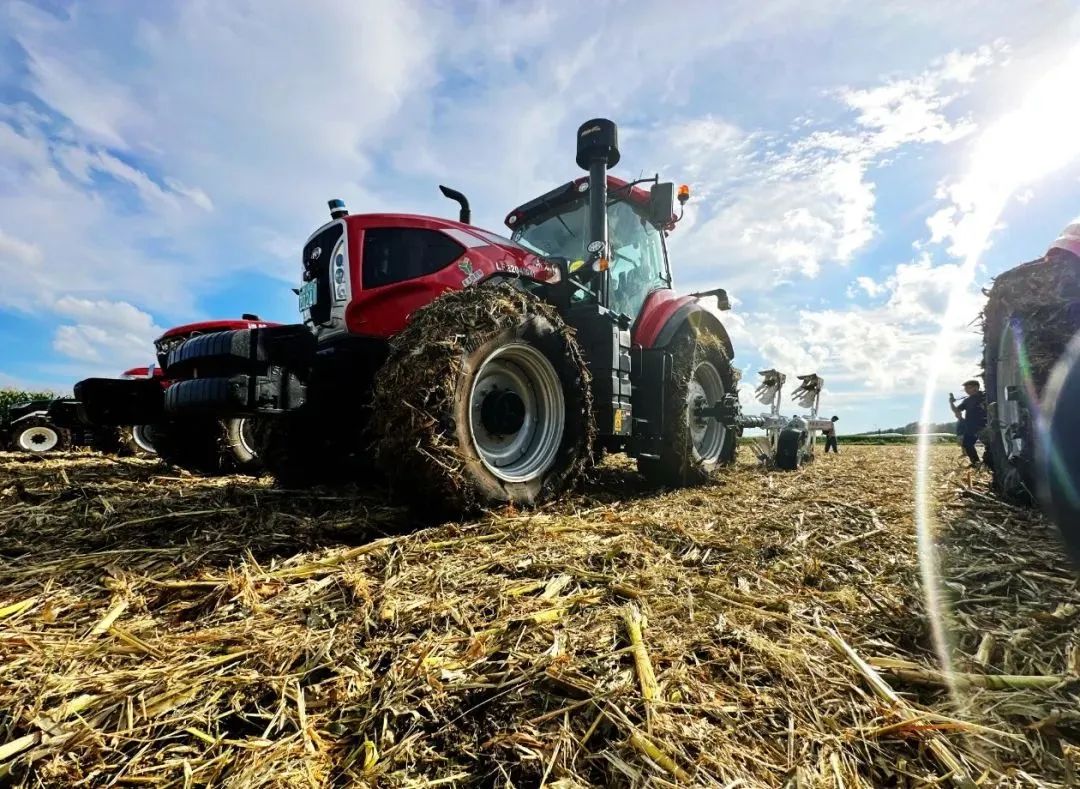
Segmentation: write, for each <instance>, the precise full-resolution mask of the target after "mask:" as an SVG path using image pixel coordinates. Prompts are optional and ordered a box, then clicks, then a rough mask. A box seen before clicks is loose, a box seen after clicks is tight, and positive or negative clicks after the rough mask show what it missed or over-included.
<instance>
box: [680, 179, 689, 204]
mask: <svg viewBox="0 0 1080 789" xmlns="http://www.w3.org/2000/svg"><path fill="white" fill-rule="evenodd" d="M689 199H690V187H689V186H688V185H687V184H683V185H682V186H680V187H679V202H680V203H685V202H686V201H687V200H689Z"/></svg>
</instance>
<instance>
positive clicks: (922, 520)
mask: <svg viewBox="0 0 1080 789" xmlns="http://www.w3.org/2000/svg"><path fill="white" fill-rule="evenodd" d="M1078 85H1080V45H1077V46H1074V47H1072V48H1071V49H1070V50H1068V51H1067V52H1066V53H1065V55H1064V57H1063V58H1062V60H1061V62H1060V63H1059V64H1058V65H1057V66H1055V67H1054V68H1052V69H1050V70H1048V71H1047V72H1045V73H1044V74H1043V75H1042V76H1041V77H1040V78H1039V79H1038V80H1036V81H1035V82H1034V83H1033V84H1032V86H1031V88H1030V90H1029V91H1028V93H1027V95H1026V96H1025V97H1024V99H1023V101H1022V102H1021V104H1020V106H1019V107H1018V108H1017V109H1016V110H1014V111H1012V112H1009V113H1007V114H1006V115H1004V116H1002V117H1000V118H999V119H998V120H997V121H995V122H994V123H993V124H991V125H990V126H989V127H987V128H986V130H985V131H983V132H982V133H981V134H980V136H979V137H978V139H977V140H976V143H975V146H974V149H973V153H972V159H971V162H970V166H969V168H968V171H967V173H966V175H965V176H964V178H963V179H962V180H961V181H960V182H959V183H958V184H956V185H955V186H954V187H953V189H951V190H950V193H951V195H952V196H953V199H954V201H955V202H956V203H957V205H958V206H959V208H960V209H961V210H962V212H963V215H962V217H961V219H960V221H959V222H958V225H957V232H956V234H955V238H956V239H957V243H958V246H959V247H960V248H962V250H963V262H962V264H961V265H960V266H959V267H958V269H957V271H956V273H955V275H954V279H953V281H952V282H951V283H950V284H951V288H950V297H949V302H948V306H947V307H946V309H945V314H944V316H942V320H941V326H942V330H941V335H940V337H939V340H938V342H937V344H936V345H935V348H934V354H933V356H932V357H931V359H930V368H929V370H928V371H927V377H926V389H925V392H924V397H923V405H922V410H921V413H920V422H921V423H922V424H924V425H928V424H930V423H931V420H932V416H933V412H934V404H935V402H936V399H937V389H938V381H939V374H940V371H941V370H942V369H944V368H945V366H946V363H947V361H948V359H949V358H950V356H951V354H952V351H953V348H954V347H955V344H956V339H957V331H956V330H955V329H954V328H952V327H954V326H956V325H957V322H958V320H959V321H960V322H961V323H962V322H963V320H964V319H965V318H967V317H969V316H963V315H960V314H959V311H960V310H961V309H963V307H962V305H961V300H960V299H957V298H956V294H957V293H960V292H963V291H964V290H966V288H967V286H968V284H969V283H970V282H971V281H972V279H973V277H974V272H975V266H976V264H977V263H978V260H979V257H980V255H981V254H982V252H983V250H984V249H985V248H986V245H987V242H988V241H989V239H990V236H991V234H992V232H993V230H994V228H995V226H996V224H997V222H998V220H999V218H1000V217H1001V214H1002V211H1003V210H1004V208H1005V205H1006V203H1007V201H1008V200H1009V198H1010V197H1011V195H1012V194H1013V193H1014V192H1015V191H1016V190H1017V189H1018V188H1020V187H1021V186H1024V185H1026V184H1029V183H1032V182H1034V181H1036V180H1038V179H1039V178H1042V177H1043V176H1045V175H1047V174H1049V173H1050V172H1052V171H1053V170H1054V169H1056V168H1059V167H1061V166H1063V165H1065V164H1067V163H1068V162H1069V161H1071V160H1072V159H1074V158H1076V157H1077V156H1078V155H1080V133H1078V130H1080V102H1078V101H1076V99H1075V96H1076V91H1077V86H1078ZM929 450H930V441H929V437H928V436H927V435H926V433H925V431H923V432H922V433H921V434H920V436H919V444H918V449H917V452H916V469H915V525H916V530H917V534H918V552H919V562H920V571H921V575H922V583H923V590H924V593H925V595H926V607H927V613H928V616H929V617H930V630H931V636H932V638H933V642H934V649H935V651H936V652H937V655H938V659H939V660H940V662H941V668H942V671H943V673H944V675H945V678H946V680H947V681H948V683H949V692H950V694H951V695H952V697H953V700H954V702H956V703H957V704H958V705H960V703H961V701H962V700H961V699H960V698H959V696H958V695H957V690H956V686H955V683H953V682H952V676H953V663H952V654H951V653H952V650H951V649H950V646H949V637H948V635H949V629H950V628H949V627H948V611H947V608H946V606H945V605H944V601H943V598H942V593H941V587H940V584H939V580H940V570H939V568H938V563H937V557H936V554H935V550H934V545H935V532H936V527H937V525H936V522H935V520H934V517H933V513H932V510H931V507H932V504H933V502H932V500H931V489H930V479H931V477H930V474H931V470H932V469H931V468H930V451H929Z"/></svg>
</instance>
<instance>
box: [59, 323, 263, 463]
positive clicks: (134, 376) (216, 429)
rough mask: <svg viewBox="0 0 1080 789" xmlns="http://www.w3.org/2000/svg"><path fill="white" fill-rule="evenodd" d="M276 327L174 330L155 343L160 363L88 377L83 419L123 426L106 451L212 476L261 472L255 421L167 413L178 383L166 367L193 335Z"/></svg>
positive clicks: (81, 393) (80, 395)
mask: <svg viewBox="0 0 1080 789" xmlns="http://www.w3.org/2000/svg"><path fill="white" fill-rule="evenodd" d="M274 325H276V324H273V323H268V322H266V321H263V320H260V319H259V317H258V316H257V315H244V316H243V317H242V318H241V319H240V320H217V321H201V322H198V323H189V324H185V325H183V326H175V327H173V328H171V329H169V330H168V331H166V332H165V333H164V334H162V335H161V336H160V337H158V338H157V340H155V341H154V347H155V350H156V351H157V364H152V365H150V366H149V367H134V368H132V369H130V370H127V371H125V372H124V373H123V374H122V375H121V376H120V377H119V378H88V379H86V380H85V381H80V382H79V383H77V384H76V385H75V396H76V398H77V400H78V401H79V402H80V403H81V409H80V410H81V414H82V418H83V421H84V422H88V423H90V424H92V425H95V426H97V427H98V428H106V427H115V428H117V430H116V431H115V437H111V440H110V442H109V445H108V446H107V447H102V448H103V449H105V450H106V451H118V452H121V453H125V454H136V455H158V456H160V457H161V458H162V459H163V460H165V461H166V462H168V463H171V464H172V465H175V466H180V467H181V468H186V469H189V470H192V471H200V472H203V473H207V474H217V473H227V472H233V471H235V472H241V473H258V472H259V471H261V468H262V466H261V464H260V463H259V460H258V457H257V455H256V452H255V443H254V435H253V420H252V419H251V418H249V417H245V416H235V417H228V418H224V419H206V418H189V417H186V416H181V417H174V416H173V415H170V414H167V413H166V412H165V410H164V408H163V405H164V400H163V393H164V392H165V390H166V389H168V388H169V386H170V385H171V384H172V383H173V382H172V381H171V380H170V379H169V378H167V377H166V376H165V372H164V369H163V368H164V364H165V362H166V360H167V359H168V355H169V352H170V351H171V350H172V349H173V348H175V347H177V346H178V345H180V344H182V343H183V342H184V341H185V340H188V339H190V338H192V337H197V336H206V335H209V334H214V333H216V332H224V331H234V330H240V329H254V328H264V327H269V326H274ZM100 432H103V431H100ZM113 444H115V446H113Z"/></svg>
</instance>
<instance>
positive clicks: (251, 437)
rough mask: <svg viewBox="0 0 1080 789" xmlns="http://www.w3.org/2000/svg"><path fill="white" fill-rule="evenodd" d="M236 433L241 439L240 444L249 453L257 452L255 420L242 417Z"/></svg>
mask: <svg viewBox="0 0 1080 789" xmlns="http://www.w3.org/2000/svg"><path fill="white" fill-rule="evenodd" d="M236 435H237V436H238V437H239V439H240V446H241V447H242V448H243V450H244V451H245V452H247V453H248V454H249V455H254V454H255V422H254V420H252V419H243V418H242V419H240V424H239V425H237V431H236Z"/></svg>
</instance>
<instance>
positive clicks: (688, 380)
mask: <svg viewBox="0 0 1080 789" xmlns="http://www.w3.org/2000/svg"><path fill="white" fill-rule="evenodd" d="M669 350H670V351H671V353H672V371H671V379H670V381H669V383H668V388H667V391H666V392H664V408H665V409H666V410H665V413H664V432H665V435H664V438H663V442H662V444H661V447H660V452H659V455H660V457H659V459H658V460H657V459H654V458H643V457H641V458H638V471H640V472H641V474H643V475H644V476H645V478H646V479H648V480H649V481H650V482H652V483H653V484H657V485H666V486H669V487H683V486H687V485H698V484H701V483H703V482H706V481H707V480H708V479H709V478H710V476H711V475H712V473H713V472H714V471H715V470H716V469H717V468H718V467H720V466H723V465H728V464H730V463H733V462H735V451H736V446H737V443H738V436H737V435H736V431H734V430H731V429H723V432H722V435H721V436H716V437H714V438H715V440H709V439H708V438H706V436H707V435H708V434H707V433H705V432H703V431H708V430H713V429H716V428H722V426H721V425H719V423H717V422H715V420H707V421H706V422H704V423H698V422H696V421H695V420H694V417H693V415H692V413H691V409H692V407H693V405H692V403H690V400H692V399H693V397H694V393H695V391H696V390H693V391H692V387H693V386H694V381H695V377H697V378H699V379H700V378H702V377H703V376H704V375H705V373H706V372H707V378H708V379H709V380H718V381H719V384H720V386H721V387H722V390H723V393H732V392H735V391H736V387H737V385H738V380H739V377H738V373H737V372H736V370H735V368H734V367H732V365H731V360H730V359H728V356H727V353H726V352H725V351H724V346H723V345H722V344H721V342H720V339H719V338H718V337H716V336H715V335H713V334H710V333H709V332H708V331H707V330H700V331H699V330H698V329H696V328H695V327H693V326H690V325H687V326H686V327H684V328H683V329H682V330H681V331H680V332H679V334H677V335H676V337H675V339H674V340H673V341H672V343H671V345H670V346H669ZM705 367H711V370H710V371H706V370H705V369H704V368H705ZM714 376H715V379H714ZM698 388H700V384H698ZM707 405H710V406H711V405H713V403H707ZM711 425H715V426H716V427H715V428H714V427H712V426H711ZM695 434H698V435H697V440H698V441H699V442H703V443H705V444H707V445H711V446H712V449H711V450H710V451H709V452H708V454H707V456H703V455H702V454H701V452H700V451H699V450H698V447H697V446H696V445H695V438H696V436H695Z"/></svg>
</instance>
